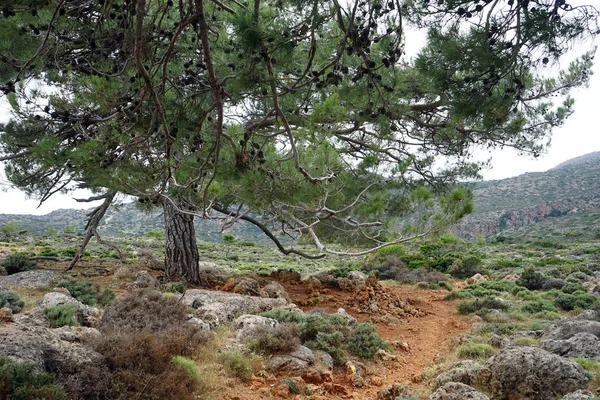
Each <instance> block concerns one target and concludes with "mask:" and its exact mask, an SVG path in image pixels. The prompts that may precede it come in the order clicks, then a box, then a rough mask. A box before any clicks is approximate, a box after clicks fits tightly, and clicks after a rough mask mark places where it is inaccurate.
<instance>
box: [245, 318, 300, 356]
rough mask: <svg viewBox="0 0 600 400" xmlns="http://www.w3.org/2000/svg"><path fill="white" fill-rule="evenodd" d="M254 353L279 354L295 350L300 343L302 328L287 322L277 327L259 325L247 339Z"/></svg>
mask: <svg viewBox="0 0 600 400" xmlns="http://www.w3.org/2000/svg"><path fill="white" fill-rule="evenodd" d="M247 343H248V348H249V349H250V350H251V351H253V352H254V353H259V354H277V353H287V352H290V351H293V350H294V349H296V348H297V347H298V346H299V345H300V329H299V328H298V325H297V324H295V323H290V322H285V323H283V324H279V325H277V326H276V327H275V328H272V327H270V326H266V325H258V326H256V327H254V328H253V329H252V332H251V333H250V336H249V338H248V340H247Z"/></svg>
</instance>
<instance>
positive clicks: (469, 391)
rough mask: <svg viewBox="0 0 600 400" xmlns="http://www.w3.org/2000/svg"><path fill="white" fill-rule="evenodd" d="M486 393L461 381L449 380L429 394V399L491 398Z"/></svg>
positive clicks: (487, 399)
mask: <svg viewBox="0 0 600 400" xmlns="http://www.w3.org/2000/svg"><path fill="white" fill-rule="evenodd" d="M489 399H490V398H489V397H488V396H486V395H485V394H483V393H481V392H478V391H477V390H475V389H473V388H472V387H471V386H468V385H465V384H464V383H460V382H448V383H446V384H445V385H444V386H442V387H440V388H439V389H437V390H436V391H435V392H433V393H432V394H431V396H429V400H489Z"/></svg>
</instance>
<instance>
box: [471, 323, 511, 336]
mask: <svg viewBox="0 0 600 400" xmlns="http://www.w3.org/2000/svg"><path fill="white" fill-rule="evenodd" d="M520 329H521V327H520V326H519V325H517V324H513V323H493V324H485V325H482V326H480V327H478V328H477V329H476V330H475V332H476V333H477V334H481V335H483V334H488V333H491V334H496V335H502V336H508V335H512V334H513V333H515V332H517V331H518V330H520Z"/></svg>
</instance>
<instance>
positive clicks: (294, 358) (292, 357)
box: [266, 346, 316, 375]
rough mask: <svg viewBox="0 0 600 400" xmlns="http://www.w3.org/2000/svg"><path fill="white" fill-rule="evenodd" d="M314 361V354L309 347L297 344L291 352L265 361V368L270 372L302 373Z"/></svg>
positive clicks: (307, 369)
mask: <svg viewBox="0 0 600 400" xmlns="http://www.w3.org/2000/svg"><path fill="white" fill-rule="evenodd" d="M315 362H316V360H315V355H314V353H313V352H312V350H311V349H309V348H308V347H305V346H298V347H297V348H296V350H294V351H293V352H291V353H288V354H283V355H277V356H273V357H271V358H270V359H269V360H267V362H266V369H267V371H270V372H277V373H286V374H295V375H304V374H306V373H307V372H308V371H309V369H310V368H311V367H312V366H313V365H315Z"/></svg>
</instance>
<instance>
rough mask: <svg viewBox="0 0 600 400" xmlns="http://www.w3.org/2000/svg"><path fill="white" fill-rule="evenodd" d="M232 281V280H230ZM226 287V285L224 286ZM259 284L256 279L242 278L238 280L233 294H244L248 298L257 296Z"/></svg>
mask: <svg viewBox="0 0 600 400" xmlns="http://www.w3.org/2000/svg"><path fill="white" fill-rule="evenodd" d="M231 279H234V278H231ZM225 285H227V283H226V284H225ZM259 290H260V283H258V281H257V280H256V279H252V278H244V279H242V280H240V281H239V282H238V283H237V284H236V285H235V287H234V288H233V290H232V291H233V293H238V294H245V295H249V296H258V295H259Z"/></svg>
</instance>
